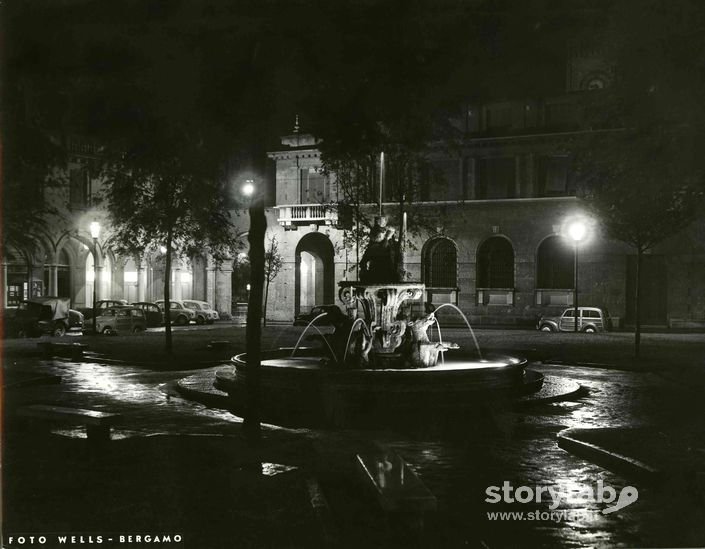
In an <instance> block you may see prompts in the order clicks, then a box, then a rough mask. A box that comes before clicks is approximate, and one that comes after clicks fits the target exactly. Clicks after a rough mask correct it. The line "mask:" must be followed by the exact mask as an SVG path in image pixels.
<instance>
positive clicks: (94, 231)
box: [90, 221, 100, 334]
mask: <svg viewBox="0 0 705 549" xmlns="http://www.w3.org/2000/svg"><path fill="white" fill-rule="evenodd" d="M90 229H91V237H92V238H93V333H94V334H95V333H96V321H95V317H96V316H97V313H98V311H97V310H96V308H97V305H98V293H97V289H98V237H99V236H100V223H98V222H97V221H92V222H91V226H90Z"/></svg>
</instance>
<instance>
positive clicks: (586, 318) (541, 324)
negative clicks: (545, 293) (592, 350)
mask: <svg viewBox="0 0 705 549" xmlns="http://www.w3.org/2000/svg"><path fill="white" fill-rule="evenodd" d="M578 315H579V319H578V331H580V332H587V333H593V332H604V331H608V330H611V329H612V320H611V319H610V315H609V313H608V312H607V309H600V308H598V307H578ZM536 329H537V330H541V331H542V332H574V331H575V308H574V307H569V308H568V309H566V310H565V311H563V314H561V315H560V316H542V317H541V318H539V320H538V322H537V324H536Z"/></svg>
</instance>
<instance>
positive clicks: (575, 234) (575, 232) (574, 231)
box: [568, 219, 587, 332]
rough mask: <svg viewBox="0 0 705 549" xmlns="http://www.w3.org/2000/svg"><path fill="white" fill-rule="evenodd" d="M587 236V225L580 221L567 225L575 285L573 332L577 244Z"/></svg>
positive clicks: (576, 278)
mask: <svg viewBox="0 0 705 549" xmlns="http://www.w3.org/2000/svg"><path fill="white" fill-rule="evenodd" d="M586 235H587V225H586V224H585V222H584V221H582V220H579V219H578V220H575V221H572V222H571V223H570V225H568V236H569V237H570V238H571V240H572V241H573V247H574V251H575V253H574V254H573V258H574V264H573V274H574V283H575V298H574V300H573V305H574V307H575V320H574V323H575V326H574V328H573V331H574V332H577V331H578V318H579V317H578V244H579V243H580V242H581V241H582V240H583V239H584V238H585V236H586Z"/></svg>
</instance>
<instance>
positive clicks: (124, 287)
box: [2, 138, 232, 313]
mask: <svg viewBox="0 0 705 549" xmlns="http://www.w3.org/2000/svg"><path fill="white" fill-rule="evenodd" d="M66 147H67V150H68V151H69V153H70V161H69V165H68V166H67V177H66V178H65V183H64V184H63V185H56V186H52V187H48V188H45V189H44V193H45V200H46V201H47V203H48V204H49V205H50V206H51V207H52V208H53V210H54V213H52V214H51V215H50V216H48V218H47V223H46V230H45V231H43V232H42V233H40V234H37V235H33V236H34V240H35V246H34V248H33V249H32V250H27V249H23V250H19V249H10V250H7V252H6V256H5V257H3V258H2V270H3V280H4V289H5V291H4V293H3V301H4V303H3V306H4V307H5V308H8V307H10V308H12V307H15V306H17V304H18V303H19V302H20V301H21V300H22V299H27V298H30V297H40V296H47V295H51V296H58V297H68V298H70V300H71V306H72V307H73V308H77V309H81V308H84V307H87V308H90V307H92V304H93V292H94V289H95V294H96V299H98V300H100V299H125V300H127V301H128V302H130V303H132V302H137V301H154V300H157V299H162V298H163V296H164V277H165V276H166V275H165V272H164V270H165V269H164V256H163V254H161V253H160V252H159V251H158V252H156V253H152V254H145V255H144V256H143V257H141V258H135V257H119V256H117V255H116V254H114V253H113V252H112V251H111V249H110V242H109V238H110V227H109V225H108V221H107V216H106V214H105V212H104V211H103V210H102V209H101V208H100V206H99V204H98V201H97V197H98V196H99V193H100V191H101V182H100V179H99V178H98V177H96V170H95V166H96V162H97V161H98V155H97V151H96V148H95V147H94V146H92V145H91V144H90V143H88V142H86V141H83V140H80V139H76V138H72V139H70V140H69V141H68V142H67V143H66ZM94 221H98V222H99V223H100V224H101V232H100V235H99V237H98V239H97V240H96V241H95V242H94V240H93V238H92V235H91V233H90V225H91V223H92V222H94ZM231 271H232V263H231V262H226V263H225V264H223V263H219V264H217V265H216V263H215V262H214V261H213V259H212V258H210V257H207V256H203V257H190V258H176V260H175V261H174V264H173V266H172V269H171V273H170V275H169V276H170V279H171V295H172V299H198V300H204V301H208V302H209V303H210V304H211V305H212V306H214V307H217V309H218V310H219V311H221V312H226V313H229V312H230V309H231Z"/></svg>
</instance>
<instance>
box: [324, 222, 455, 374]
mask: <svg viewBox="0 0 705 549" xmlns="http://www.w3.org/2000/svg"><path fill="white" fill-rule="evenodd" d="M399 259H400V258H399V246H398V242H397V240H396V238H395V237H394V229H392V228H388V227H387V222H386V218H384V217H378V218H377V219H376V220H375V226H374V227H373V228H372V231H371V233H370V244H369V246H368V247H367V249H366V250H365V253H364V254H363V256H362V259H361V260H360V280H359V281H343V282H340V283H339V286H340V291H339V297H340V300H341V301H342V303H343V305H344V306H345V310H346V311H347V319H348V320H347V322H338V323H337V324H336V322H334V323H333V324H334V325H335V326H336V333H338V331H339V330H340V334H341V335H342V334H346V332H347V333H350V330H351V329H352V327H353V325H354V322H355V321H356V320H357V319H361V320H362V321H363V322H364V325H365V326H366V327H367V330H362V331H361V335H360V336H358V337H357V340H358V345H357V346H358V348H359V349H358V350H352V352H354V353H356V354H359V353H362V358H361V360H359V361H358V362H359V364H360V367H371V368H428V367H430V366H435V365H436V363H437V361H438V357H439V354H440V353H442V352H444V351H446V350H448V349H452V348H457V345H455V344H452V343H445V344H441V343H436V342H431V341H430V340H429V338H428V335H427V330H428V328H429V327H430V326H431V325H432V324H433V322H434V321H435V316H434V315H433V313H431V314H429V315H426V316H424V317H423V318H421V319H418V320H412V319H411V318H409V315H408V314H406V315H404V314H402V315H400V311H401V310H402V306H403V305H404V303H405V302H406V301H409V300H417V299H419V298H421V297H422V296H423V294H424V289H425V286H424V285H423V284H422V283H420V282H403V281H402V278H403V275H402V273H403V268H402V266H401V265H400V263H401V262H400V260H399ZM341 316H342V315H341ZM341 335H338V336H336V335H335V334H334V336H333V338H332V339H334V340H336V339H341V340H342V337H341ZM345 337H346V338H348V336H347V335H345ZM360 338H362V341H360ZM335 347H337V349H335ZM335 347H334V349H335V351H336V354H338V353H340V354H341V356H344V357H345V356H347V354H348V352H349V351H350V349H349V348H348V346H346V345H344V346H342V347H341V346H340V344H337V345H336V346H335ZM339 360H343V359H339ZM355 360H357V359H355ZM344 362H345V363H346V365H349V363H347V360H344Z"/></svg>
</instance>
